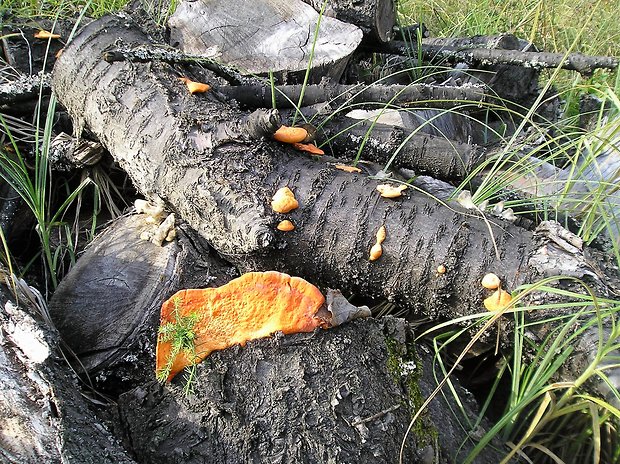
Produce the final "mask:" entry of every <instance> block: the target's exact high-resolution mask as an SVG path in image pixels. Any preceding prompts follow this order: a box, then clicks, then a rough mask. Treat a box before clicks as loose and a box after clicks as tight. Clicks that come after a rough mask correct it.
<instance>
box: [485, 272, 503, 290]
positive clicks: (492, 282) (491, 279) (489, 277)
mask: <svg viewBox="0 0 620 464" xmlns="http://www.w3.org/2000/svg"><path fill="white" fill-rule="evenodd" d="M501 283H502V282H501V280H500V279H499V277H497V275H495V274H493V273H492V272H489V273H488V274H486V275H485V276H484V277H483V278H482V280H481V281H480V284H481V285H482V286H483V287H484V288H488V289H489V290H496V289H498V288H499V287H500V285H501Z"/></svg>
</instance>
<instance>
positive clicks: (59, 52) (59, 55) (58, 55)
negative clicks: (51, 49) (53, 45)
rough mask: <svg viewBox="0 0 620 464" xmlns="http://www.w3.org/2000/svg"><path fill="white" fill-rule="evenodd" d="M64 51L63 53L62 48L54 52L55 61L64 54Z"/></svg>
mask: <svg viewBox="0 0 620 464" xmlns="http://www.w3.org/2000/svg"><path fill="white" fill-rule="evenodd" d="M64 51H65V49H64V48H61V49H60V50H58V51H57V52H56V55H54V57H55V58H56V59H58V58H60V57H61V56H62V54H63V53H64Z"/></svg>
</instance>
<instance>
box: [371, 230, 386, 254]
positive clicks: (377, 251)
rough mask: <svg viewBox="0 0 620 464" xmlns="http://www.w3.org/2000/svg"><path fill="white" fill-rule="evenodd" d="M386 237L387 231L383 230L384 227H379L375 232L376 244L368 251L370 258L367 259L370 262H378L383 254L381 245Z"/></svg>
mask: <svg viewBox="0 0 620 464" xmlns="http://www.w3.org/2000/svg"><path fill="white" fill-rule="evenodd" d="M386 235H387V231H386V230H385V226H381V227H379V230H377V234H376V238H377V242H376V243H375V244H374V245H373V246H372V248H371V249H370V256H369V257H368V259H369V260H370V261H376V260H378V259H379V258H380V257H381V255H382V254H383V247H382V246H381V244H382V243H383V241H384V240H385V237H386Z"/></svg>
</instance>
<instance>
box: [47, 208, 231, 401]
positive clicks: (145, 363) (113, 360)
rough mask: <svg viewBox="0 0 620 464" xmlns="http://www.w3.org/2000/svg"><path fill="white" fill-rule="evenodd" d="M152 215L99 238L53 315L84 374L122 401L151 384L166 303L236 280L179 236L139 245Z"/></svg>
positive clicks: (61, 290)
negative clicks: (195, 290)
mask: <svg viewBox="0 0 620 464" xmlns="http://www.w3.org/2000/svg"><path fill="white" fill-rule="evenodd" d="M145 219H146V215H145V214H140V215H133V216H129V217H125V218H121V219H118V220H116V221H115V222H114V223H113V224H112V225H110V226H108V227H107V228H106V230H105V231H104V232H103V233H102V234H100V235H99V236H97V237H96V238H95V239H94V240H93V241H92V242H91V244H90V245H89V247H88V248H87V249H86V251H85V252H84V254H83V255H82V256H81V257H80V259H79V260H78V261H77V263H76V265H75V266H74V267H73V268H72V269H71V271H70V272H69V273H68V274H67V276H65V278H64V279H63V280H62V281H61V282H60V285H59V286H58V288H57V289H56V291H55V292H54V295H53V296H52V299H51V301H50V314H51V316H52V318H53V320H54V324H55V325H56V327H57V328H58V331H59V332H60V333H61V335H62V337H63V340H64V341H65V342H66V343H67V344H68V345H69V346H70V347H71V349H72V350H73V351H74V353H75V354H76V355H77V356H78V357H79V359H80V364H78V363H76V366H75V369H76V370H77V371H78V372H80V373H81V372H83V370H85V371H86V373H88V374H89V375H91V376H92V377H95V376H98V377H99V380H97V387H98V388H103V389H105V391H106V393H111V394H118V393H120V392H124V391H127V390H129V389H130V388H133V387H135V386H136V385H140V384H141V383H144V382H147V381H149V380H151V379H152V378H153V375H154V369H155V367H154V366H155V340H156V339H157V328H158V326H159V318H160V309H161V305H162V303H163V302H164V301H165V300H166V299H167V298H169V297H170V296H172V295H173V294H174V293H176V292H177V291H178V290H180V289H181V288H205V287H210V286H220V285H223V284H225V283H227V282H228V280H229V279H230V278H232V277H233V276H235V275H236V271H235V270H234V269H232V268H231V267H230V266H225V265H223V263H221V262H220V261H218V260H217V258H215V257H211V256H209V250H208V249H207V248H206V247H200V245H199V244H198V243H197V242H196V241H193V240H191V239H190V238H189V237H188V236H187V235H186V234H185V233H184V232H183V231H182V230H180V229H178V230H177V240H174V241H173V242H170V243H166V244H165V245H164V246H159V245H156V244H153V243H151V242H150V241H148V240H144V239H142V238H141V234H143V233H145V232H148V231H149V230H151V229H153V227H154V226H153V224H149V223H147V222H146V220H145Z"/></svg>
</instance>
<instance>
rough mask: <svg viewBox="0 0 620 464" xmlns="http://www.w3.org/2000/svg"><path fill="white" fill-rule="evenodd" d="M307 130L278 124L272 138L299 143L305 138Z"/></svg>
mask: <svg viewBox="0 0 620 464" xmlns="http://www.w3.org/2000/svg"><path fill="white" fill-rule="evenodd" d="M307 137H308V131H307V130H306V129H304V128H303V127H288V126H280V128H279V129H278V130H277V131H275V133H274V134H273V139H274V140H277V141H278V142H283V143H300V142H303V141H304V140H306V138H307Z"/></svg>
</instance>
